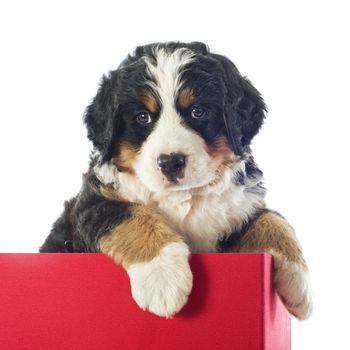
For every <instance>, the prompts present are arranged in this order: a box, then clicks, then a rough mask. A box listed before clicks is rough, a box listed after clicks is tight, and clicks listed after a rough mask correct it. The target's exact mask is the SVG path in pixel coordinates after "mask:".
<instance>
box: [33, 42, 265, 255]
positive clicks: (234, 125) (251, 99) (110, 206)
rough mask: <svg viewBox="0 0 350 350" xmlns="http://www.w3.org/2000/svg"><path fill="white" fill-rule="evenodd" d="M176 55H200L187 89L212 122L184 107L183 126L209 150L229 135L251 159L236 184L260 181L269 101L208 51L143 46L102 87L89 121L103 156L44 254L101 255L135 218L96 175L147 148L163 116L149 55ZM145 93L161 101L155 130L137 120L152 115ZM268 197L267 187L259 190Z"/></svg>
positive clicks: (188, 70)
mask: <svg viewBox="0 0 350 350" xmlns="http://www.w3.org/2000/svg"><path fill="white" fill-rule="evenodd" d="M156 47H158V48H163V49H165V50H167V51H168V52H170V53H171V52H173V51H175V50H177V49H179V48H187V49H190V50H192V51H193V52H195V55H196V60H195V61H193V62H191V63H189V64H188V66H186V67H184V71H183V75H182V80H183V87H189V88H191V90H192V91H193V94H194V95H195V97H196V102H195V103H196V104H199V105H201V106H204V108H205V109H206V113H207V114H206V118H204V119H203V120H195V119H193V118H191V117H190V113H191V106H190V107H188V108H185V109H182V108H181V107H180V106H179V104H177V109H178V112H179V114H180V115H181V117H182V118H183V123H184V124H186V125H187V127H189V128H192V129H194V130H195V131H196V132H198V133H199V134H200V135H201V136H202V137H203V138H204V139H205V141H206V142H207V143H208V144H211V143H215V140H216V139H217V138H218V137H220V136H222V135H223V136H225V137H226V138H227V139H228V140H229V143H230V147H231V148H232V150H233V151H234V153H235V154H236V155H239V156H241V158H243V159H246V160H247V162H246V173H245V174H244V173H241V174H238V175H237V177H236V179H235V181H236V182H237V183H238V184H244V183H245V182H246V181H248V180H249V179H252V178H254V179H259V178H260V177H261V175H262V174H261V172H260V170H259V169H258V168H257V166H256V165H255V163H254V162H253V160H252V157H251V155H250V148H249V145H250V142H251V140H252V138H253V137H254V136H255V135H256V133H257V132H258V131H259V129H260V127H261V125H262V123H263V119H264V113H265V110H266V107H265V104H264V101H263V99H262V98H261V96H260V94H259V92H258V91H257V90H256V89H255V88H254V87H253V85H252V84H251V83H250V81H249V80H248V79H247V78H244V77H242V76H241V75H240V73H239V71H238V70H237V68H236V67H235V65H234V64H233V63H232V62H231V61H230V60H228V59H227V58H225V57H223V56H220V55H217V54H212V53H211V52H210V51H209V49H208V47H207V46H206V45H205V44H203V43H199V42H194V43H189V44H185V43H178V42H171V43H161V44H159V43H156V44H150V45H146V46H140V47H138V48H136V50H135V52H134V53H133V54H131V55H129V56H128V57H127V58H126V59H125V60H124V61H123V62H122V63H121V65H120V66H119V68H118V69H117V70H115V71H112V72H110V73H109V74H108V75H106V76H103V77H102V80H101V84H100V88H99V90H98V92H97V94H96V97H95V98H94V99H93V101H92V103H91V104H90V105H89V106H88V107H87V109H86V113H85V115H84V122H85V124H86V127H87V131H88V138H89V139H90V140H91V141H92V143H93V146H94V148H95V149H96V150H98V151H99V153H100V158H99V159H98V160H96V159H94V158H92V161H91V164H90V170H89V172H88V173H87V174H86V175H84V180H83V186H82V189H81V191H80V192H79V194H78V195H77V196H76V197H74V198H73V199H71V200H70V201H68V202H66V204H65V209H64V212H63V214H62V215H61V217H60V218H59V219H58V220H57V221H56V222H55V223H54V225H53V228H52V230H51V232H50V235H49V236H48V237H47V239H46V241H45V243H44V244H43V246H42V247H41V248H40V251H41V252H72V251H74V252H97V251H99V239H100V238H101V237H102V236H103V235H104V234H105V233H107V232H108V231H110V230H111V229H112V228H113V227H114V226H116V225H118V224H119V223H121V222H123V221H124V220H126V219H127V218H129V217H130V215H131V209H132V207H133V206H134V205H136V204H133V203H129V202H126V201H115V200H113V201H112V200H108V199H106V198H104V197H103V196H101V195H100V194H99V193H98V191H96V188H98V187H99V185H100V182H99V180H98V179H97V178H96V177H95V175H94V173H93V167H94V166H95V164H96V162H97V161H98V162H99V165H102V164H103V163H106V162H108V161H109V160H111V158H112V157H113V156H115V155H117V154H118V151H119V146H120V145H121V144H123V143H124V144H125V143H126V144H129V145H132V146H133V147H134V148H135V149H138V148H140V147H141V146H142V143H143V142H144V140H146V138H147V136H148V135H149V134H150V133H151V132H152V130H153V126H154V123H155V122H156V121H157V119H158V118H159V113H160V111H161V108H162V106H161V101H160V100H159V98H158V97H157V94H156V92H155V91H153V90H152V89H151V87H150V86H149V84H147V83H146V82H147V81H152V77H151V76H150V74H149V73H148V71H147V69H146V65H145V62H144V61H143V60H142V59H141V58H142V57H144V56H147V57H148V58H149V59H150V60H151V61H152V60H153V61H155V60H156V56H155V53H154V50H155V48H156ZM146 93H148V94H152V95H154V96H155V97H156V98H157V105H158V107H157V111H156V112H154V113H153V115H152V117H153V124H151V125H149V126H147V127H145V126H140V125H138V124H137V122H136V121H135V115H137V113H138V112H140V111H143V110H145V109H146V106H145V105H144V103H143V102H142V96H144V95H145V94H146ZM254 188H255V190H257V191H260V190H261V191H262V193H263V188H262V187H261V184H257V186H255V187H254Z"/></svg>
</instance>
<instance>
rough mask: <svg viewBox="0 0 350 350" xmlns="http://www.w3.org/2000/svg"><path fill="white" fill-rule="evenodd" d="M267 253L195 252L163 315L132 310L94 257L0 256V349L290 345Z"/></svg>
mask: <svg viewBox="0 0 350 350" xmlns="http://www.w3.org/2000/svg"><path fill="white" fill-rule="evenodd" d="M271 265H272V259H271V256H269V255H266V254H194V255H193V256H192V257H191V266H192V271H193V274H194V287H193V291H192V294H191V296H190V298H189V302H188V303H187V305H186V306H185V308H184V309H183V310H182V311H181V312H180V313H179V314H178V315H176V316H175V317H174V318H172V319H163V318H161V317H158V316H155V315H153V314H151V313H149V312H146V311H143V310H141V309H139V307H138V306H137V305H136V303H135V302H134V301H133V299H132V297H131V292H130V285H129V281H128V276H127V273H126V272H125V271H124V269H123V268H122V267H120V266H116V265H115V264H114V263H113V262H112V261H111V260H109V259H108V258H107V257H105V256H104V255H101V254H0V283H1V285H0V318H1V319H0V349H1V350H22V349H26V350H30V349H33V350H41V349H45V350H56V349H62V350H63V349H74V350H80V349H82V350H89V349H91V350H99V349H102V350H109V349H110V350H113V349H118V350H125V349H128V350H129V349H142V350H143V349H145V350H146V349H166V350H172V349H174V350H175V349H176V350H179V349H180V350H185V349H198V350H206V349H208V350H209V349H210V350H213V349H235V350H260V349H261V350H262V349H269V350H272V349H273V350H289V349H290V317H289V315H288V312H287V311H286V310H285V308H284V306H283V304H282V303H281V301H280V299H279V298H278V296H277V294H276V293H275V292H274V291H273V289H272V288H271V271H272V269H271Z"/></svg>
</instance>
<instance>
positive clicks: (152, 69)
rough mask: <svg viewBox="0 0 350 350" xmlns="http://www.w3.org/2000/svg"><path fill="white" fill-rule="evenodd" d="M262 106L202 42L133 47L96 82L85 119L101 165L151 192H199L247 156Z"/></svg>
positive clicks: (244, 82)
mask: <svg viewBox="0 0 350 350" xmlns="http://www.w3.org/2000/svg"><path fill="white" fill-rule="evenodd" d="M264 114H265V104H264V101H263V99H262V97H261V96H260V94H259V92H258V91H257V90H256V89H255V88H254V87H253V85H252V84H251V83H250V81H249V80H248V79H247V78H245V77H242V76H241V75H240V73H239V71H238V70H237V68H236V67H235V65H234V64H233V63H232V62H231V61H230V60H229V59H227V58H226V57H224V56H220V55H217V54H213V53H211V52H210V51H209V49H208V47H207V46H206V45H204V44H202V43H198V42H195V43H190V44H184V43H161V44H159V43H158V44H150V45H146V46H140V47H138V48H137V49H136V50H135V52H134V53H133V54H132V55H129V56H128V57H127V58H126V59H125V60H124V61H123V62H122V63H121V65H120V66H119V68H118V69H117V70H115V71H112V72H110V73H109V75H108V76H104V77H103V78H102V82H101V86H100V89H99V91H98V93H97V95H96V97H95V98H94V100H93V102H92V104H91V105H90V106H88V108H87V111H86V114H85V117H84V120H85V123H86V126H87V129H88V137H89V139H90V140H91V141H92V142H93V145H94V147H95V149H96V150H97V151H98V152H99V155H100V165H102V164H103V163H106V162H111V163H112V164H114V165H115V166H116V167H117V169H118V171H120V172H128V173H130V174H133V175H135V176H137V177H138V178H139V179H140V180H141V182H142V183H143V184H144V185H145V186H146V187H147V188H148V189H149V190H150V191H153V192H157V191H161V190H164V189H169V190H179V189H189V188H198V187H202V186H206V185H209V184H211V183H214V182H215V181H218V179H219V178H220V176H222V174H223V172H224V170H225V169H227V168H228V167H229V168H233V167H234V166H235V164H238V163H239V162H241V161H244V160H245V159H246V158H247V157H248V156H249V155H250V148H249V145H250V142H251V140H252V138H253V137H254V136H255V135H256V134H257V132H258V130H259V128H260V127H261V125H262V123H263V119H264Z"/></svg>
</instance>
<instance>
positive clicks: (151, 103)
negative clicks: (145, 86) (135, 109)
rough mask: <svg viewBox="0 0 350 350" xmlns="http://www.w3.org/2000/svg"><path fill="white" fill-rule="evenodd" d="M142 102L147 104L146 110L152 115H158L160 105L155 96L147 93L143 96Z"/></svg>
mask: <svg viewBox="0 0 350 350" xmlns="http://www.w3.org/2000/svg"><path fill="white" fill-rule="evenodd" d="M142 102H143V103H144V104H145V106H146V108H147V109H148V110H149V111H150V112H151V113H156V112H157V110H158V103H157V99H156V98H155V96H154V95H153V94H151V93H149V92H147V93H145V94H144V95H143V96H142Z"/></svg>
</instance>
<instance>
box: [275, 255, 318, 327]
mask: <svg viewBox="0 0 350 350" xmlns="http://www.w3.org/2000/svg"><path fill="white" fill-rule="evenodd" d="M274 268H275V271H274V284H275V288H276V290H277V292H278V294H279V295H280V297H281V299H282V301H283V303H284V305H285V306H286V308H287V309H288V311H289V312H290V313H291V314H292V315H294V316H295V317H297V318H298V319H299V320H305V319H307V318H309V317H310V315H311V313H312V308H313V305H312V288H311V284H310V278H309V273H308V271H307V270H306V269H305V268H304V267H303V266H302V265H300V264H298V263H293V262H290V261H286V260H283V258H280V257H274Z"/></svg>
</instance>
